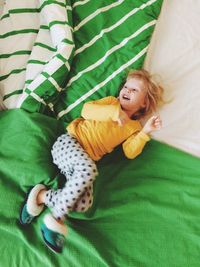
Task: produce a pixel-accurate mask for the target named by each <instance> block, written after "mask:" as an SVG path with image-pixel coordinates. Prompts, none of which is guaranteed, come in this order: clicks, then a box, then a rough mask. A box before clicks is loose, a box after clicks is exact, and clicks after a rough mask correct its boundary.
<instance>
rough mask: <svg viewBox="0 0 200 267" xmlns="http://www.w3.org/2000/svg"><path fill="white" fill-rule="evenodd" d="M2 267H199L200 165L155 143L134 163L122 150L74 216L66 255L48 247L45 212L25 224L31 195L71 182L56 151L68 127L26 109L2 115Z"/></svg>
mask: <svg viewBox="0 0 200 267" xmlns="http://www.w3.org/2000/svg"><path fill="white" fill-rule="evenodd" d="M0 127H1V131H0V147H1V150H0V199H1V201H0V241H1V242H0V252H1V257H0V267H33V266H37V267H61V266H62V267H67V266H69V267H104V266H105V267H108V266H109V267H129V266H130V267H154V266H155V267H158V266H159V267H174V266H178V267H187V266H188V267H198V266H199V259H200V256H199V251H200V168H199V163H200V160H199V159H198V158H195V157H193V156H191V155H189V154H186V153H184V152H181V151H178V150H176V149H174V148H171V147H168V146H167V145H164V144H161V143H158V142H156V141H150V142H149V143H148V144H147V145H146V147H145V149H144V151H143V153H142V154H141V155H140V156H139V157H137V158H136V159H135V160H128V159H126V158H125V157H124V155H123V153H122V150H121V148H117V149H116V150H115V151H113V152H112V153H111V154H109V155H107V156H105V157H104V158H103V159H102V160H101V161H100V162H99V163H98V169H99V176H98V177H97V180H96V182H95V184H94V190H95V191H94V205H93V207H92V208H91V209H90V210H89V211H88V212H87V213H85V214H81V213H75V212H73V213H71V214H70V217H69V218H68V220H67V224H68V226H69V234H68V237H67V239H66V243H65V247H64V251H63V254H62V255H56V254H54V253H53V252H51V251H50V250H49V249H48V248H47V247H46V246H45V245H44V243H43V241H42V237H41V234H40V225H41V222H42V217H43V216H44V213H43V214H42V215H41V216H40V217H39V218H38V219H37V220H36V221H35V222H34V223H33V224H32V225H30V226H27V227H24V226H21V225H20V224H19V222H18V217H19V211H20V206H21V203H22V202H23V200H24V197H25V195H26V192H27V190H28V189H29V188H30V187H31V186H33V185H35V184H36V183H45V184H47V185H48V186H57V185H58V184H59V185H61V184H63V183H64V177H63V176H62V175H60V174H59V170H58V169H57V167H56V166H55V165H54V164H53V163H52V159H51V153H50V150H51V146H52V144H53V142H54V141H55V140H56V138H57V136H58V135H60V134H61V133H63V132H64V127H63V125H62V124H61V123H60V122H58V121H56V120H54V119H53V118H50V117H47V116H45V115H42V114H29V113H26V112H24V111H22V110H11V111H5V112H1V113H0Z"/></svg>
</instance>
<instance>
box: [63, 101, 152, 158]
mask: <svg viewBox="0 0 200 267" xmlns="http://www.w3.org/2000/svg"><path fill="white" fill-rule="evenodd" d="M120 109H121V106H120V103H119V100H118V99H117V98H115V97H113V96H108V97H105V98H102V99H100V100H96V101H91V102H88V103H85V104H84V106H83V109H82V113H81V116H82V117H81V118H78V119H75V120H74V121H72V122H71V123H70V124H69V125H68V127H67V131H68V132H69V133H70V134H71V135H72V136H74V137H75V138H76V139H77V140H78V142H79V143H80V144H81V146H82V147H83V148H84V149H85V150H86V152H87V153H88V154H89V156H90V157H91V158H92V159H93V160H95V161H97V160H99V159H101V158H102V156H103V155H105V154H107V153H110V152H111V151H112V150H113V149H114V148H115V147H116V146H118V145H119V144H121V143H123V145H122V146H123V151H124V153H125V155H126V157H127V158H130V159H133V158H135V157H136V156H137V155H139V154H140V153H141V151H142V149H143V147H144V145H145V144H146V142H147V141H149V140H150V138H149V136H148V135H146V134H145V133H144V132H142V131H141V129H142V126H141V124H140V122H139V121H137V120H131V119H130V120H129V121H128V122H126V123H125V124H124V125H123V126H120V125H118V123H117V122H116V121H117V119H118V118H119V111H120Z"/></svg>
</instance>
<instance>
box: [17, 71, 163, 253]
mask: <svg viewBox="0 0 200 267" xmlns="http://www.w3.org/2000/svg"><path fill="white" fill-rule="evenodd" d="M162 93H163V89H162V88H161V87H160V86H159V85H157V84H155V83H154V82H153V81H152V79H151V76H150V75H149V73H148V72H147V71H145V70H136V71H131V72H130V73H129V74H128V77H127V80H126V82H125V84H124V86H123V88H122V89H121V91H120V93H119V96H118V98H115V97H113V96H108V97H105V98H102V99H100V100H97V101H92V102H88V103H86V104H84V106H83V109H82V113H81V118H78V119H75V120H74V121H72V122H71V123H70V124H69V126H68V127H67V133H66V134H63V135H61V136H60V137H58V139H57V141H56V142H55V144H54V145H53V148H52V151H51V153H52V156H53V162H54V163H55V164H56V165H57V166H58V168H59V169H60V170H61V173H63V174H64V175H65V176H66V184H65V186H64V188H62V189H58V190H55V191H54V190H52V189H49V190H48V189H47V188H46V186H44V185H42V184H37V185H36V186H34V187H33V189H32V190H31V191H30V193H29V194H28V198H27V200H26V201H25V204H24V205H23V208H22V210H21V213H20V222H21V223H22V224H23V225H26V224H29V223H31V222H32V220H33V219H34V217H36V216H38V215H39V214H40V213H41V212H42V211H43V209H44V207H45V206H47V207H49V208H50V210H51V212H52V214H50V213H48V214H46V215H45V216H44V220H43V224H42V226H41V231H42V235H43V239H44V241H45V243H46V244H47V246H48V247H49V248H51V249H52V250H53V251H54V252H58V253H60V252H61V251H62V248H63V241H64V237H65V236H66V234H67V227H66V225H65V224H64V219H65V215H67V214H68V213H69V212H70V211H72V210H75V211H79V212H85V211H86V210H88V209H89V208H90V207H91V205H92V201H93V182H94V180H95V177H96V176H97V174H98V172H97V168H96V164H95V161H98V160H100V159H101V158H102V156H103V155H105V154H106V153H110V152H111V151H112V150H113V149H114V148H115V147H116V146H117V145H119V144H121V143H122V146H123V151H124V153H125V155H126V157H127V158H129V159H133V158H135V157H136V156H137V155H139V154H140V153H141V151H142V149H143V147H144V146H145V144H146V142H147V141H149V140H150V137H149V134H150V133H151V132H152V131H155V130H158V129H160V127H161V120H160V118H159V116H153V117H151V118H150V119H149V120H148V121H147V123H146V124H145V125H144V127H143V128H142V126H141V124H140V122H139V119H140V118H142V117H144V116H145V115H147V114H149V113H152V111H155V109H156V106H157V105H158V104H159V103H160V102H162Z"/></svg>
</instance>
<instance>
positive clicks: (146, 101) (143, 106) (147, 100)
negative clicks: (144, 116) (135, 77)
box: [142, 96, 150, 111]
mask: <svg viewBox="0 0 200 267" xmlns="http://www.w3.org/2000/svg"><path fill="white" fill-rule="evenodd" d="M149 105H150V102H149V98H148V97H147V96H146V97H145V100H144V103H143V104H142V108H145V110H146V111H147V110H148V109H149Z"/></svg>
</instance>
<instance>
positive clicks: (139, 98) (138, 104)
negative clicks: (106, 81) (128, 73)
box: [119, 78, 146, 117]
mask: <svg viewBox="0 0 200 267" xmlns="http://www.w3.org/2000/svg"><path fill="white" fill-rule="evenodd" d="M119 101H120V105H121V108H122V109H123V110H124V111H125V112H126V113H127V114H128V116H129V117H131V116H132V115H134V114H135V113H136V112H137V111H138V110H140V109H141V108H144V107H145V106H146V90H145V89H144V84H143V81H141V80H139V79H137V78H130V79H128V80H127V81H126V83H125V84H124V86H123V87H122V89H121V91H120V93H119Z"/></svg>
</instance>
